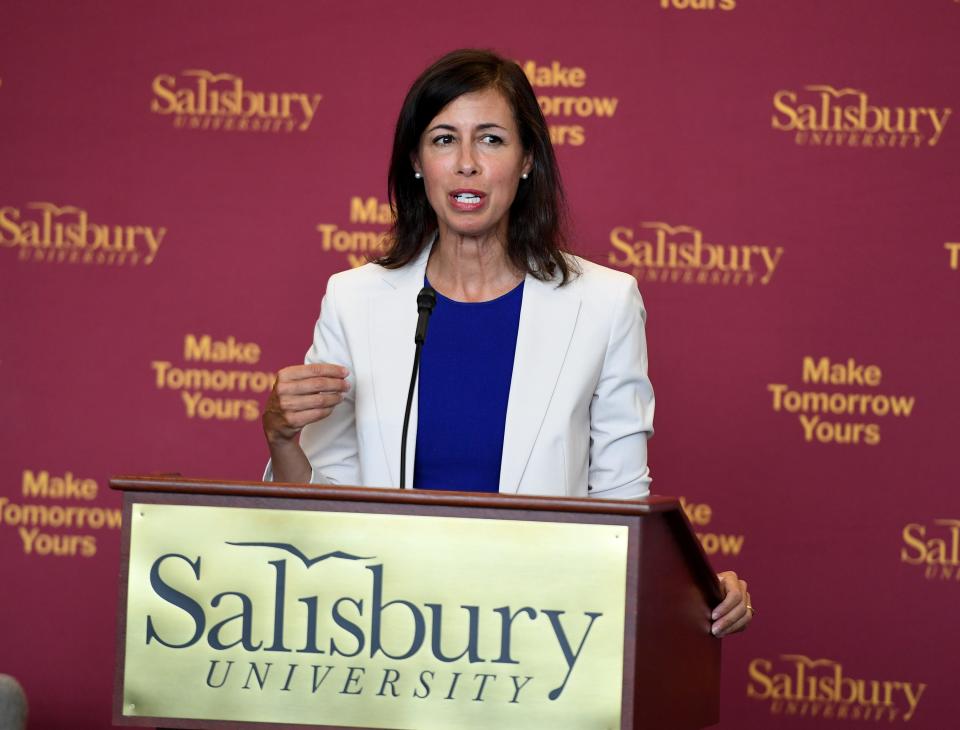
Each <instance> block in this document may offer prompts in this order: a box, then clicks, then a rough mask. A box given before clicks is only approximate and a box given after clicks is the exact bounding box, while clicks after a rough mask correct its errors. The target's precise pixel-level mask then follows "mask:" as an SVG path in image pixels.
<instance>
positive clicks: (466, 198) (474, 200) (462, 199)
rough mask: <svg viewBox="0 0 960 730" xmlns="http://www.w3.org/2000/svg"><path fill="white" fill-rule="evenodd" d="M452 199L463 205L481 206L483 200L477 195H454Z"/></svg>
mask: <svg viewBox="0 0 960 730" xmlns="http://www.w3.org/2000/svg"><path fill="white" fill-rule="evenodd" d="M451 197H452V198H453V199H454V200H455V201H456V202H458V203H461V204H463V205H479V204H480V201H481V200H482V197H481V196H480V195H478V194H477V193H453V195H452V196H451Z"/></svg>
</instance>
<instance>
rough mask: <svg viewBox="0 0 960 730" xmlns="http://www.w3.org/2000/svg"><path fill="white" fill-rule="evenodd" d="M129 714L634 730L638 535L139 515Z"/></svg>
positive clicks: (496, 523)
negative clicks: (631, 603)
mask: <svg viewBox="0 0 960 730" xmlns="http://www.w3.org/2000/svg"><path fill="white" fill-rule="evenodd" d="M130 529H131V541H130V566H129V584H128V593H127V596H128V598H127V623H126V653H125V657H124V674H123V676H124V682H123V715H124V716H143V717H166V718H190V719H203V720H227V721H231V720H232V721H253V722H288V723H296V724H304V725H335V726H343V727H363V728H404V729H406V728H409V729H410V730H450V728H458V729H460V730H488V729H489V728H492V727H496V728H500V729H501V730H508V729H516V730H521V729H522V730H529V728H532V727H550V728H554V729H556V730H562V729H567V728H568V729H569V730H582V728H587V727H589V728H598V729H602V728H610V729H611V730H612V729H613V728H619V727H620V713H621V692H622V681H623V680H622V676H623V644H624V604H625V591H626V564H627V527H625V526H617V525H598V524H573V523H562V522H538V521H524V520H493V519H474V518H469V519H468V518H454V517H438V516H416V515H391V514H357V513H345V512H319V511H293V510H283V509H240V508H230V507H201V506H189V507H187V506H178V505H163V504H137V503H135V504H133V507H132V521H131V525H130Z"/></svg>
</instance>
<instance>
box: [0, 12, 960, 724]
mask: <svg viewBox="0 0 960 730" xmlns="http://www.w3.org/2000/svg"><path fill="white" fill-rule="evenodd" d="M2 21H3V22H2V29H0V36H2V42H0V151H2V156H0V159H2V174H0V307H2V314H0V322H2V337H0V375H2V382H3V388H2V395H0V402H2V409H0V412H2V418H3V424H2V429H3V431H2V443H3V448H2V449H0V585H2V587H3V590H2V595H3V598H2V600H0V672H5V673H9V674H13V675H15V676H16V677H17V678H18V679H19V680H20V682H21V683H22V684H23V686H24V687H25V689H26V691H27V694H28V696H29V701H30V712H31V727H34V728H61V727H72V728H105V727H108V726H109V724H110V720H109V718H110V697H111V692H112V678H113V666H114V644H115V642H114V633H115V628H114V622H115V612H116V605H117V593H118V557H119V534H120V533H119V530H120V526H121V524H120V523H121V519H120V511H119V504H120V499H119V497H118V495H117V494H114V493H112V492H111V491H110V490H109V488H108V486H107V482H108V479H109V478H110V476H111V475H115V474H124V473H127V474H129V473H150V472H179V473H182V474H185V475H191V476H202V477H218V478H225V479H257V478H259V476H260V474H261V473H262V468H263V464H264V461H265V459H266V449H265V447H264V444H263V438H262V434H261V428H260V423H259V417H260V411H261V408H262V404H263V402H264V401H265V399H266V395H267V393H268V392H269V389H270V387H271V383H272V379H273V377H274V374H275V373H276V371H277V370H278V369H279V368H281V367H283V366H285V365H288V364H293V363H297V362H300V361H301V360H302V357H303V353H304V351H305V350H306V349H307V347H308V346H309V344H310V341H311V334H312V326H313V322H314V320H315V318H316V316H317V313H318V310H319V305H320V300H321V297H322V296H323V293H324V289H325V286H326V280H327V278H328V276H329V275H330V274H332V273H334V272H336V271H339V270H343V269H346V268H348V267H351V266H357V265H360V264H362V263H363V262H364V261H365V259H366V257H367V255H368V254H370V253H372V252H376V251H377V250H378V247H379V246H380V244H381V242H382V240H383V235H384V232H385V231H386V230H387V228H388V227H389V223H390V217H391V216H390V209H389V206H388V205H387V200H386V193H385V189H386V181H385V177H386V167H387V160H388V154H389V150H390V144H391V135H392V129H393V125H394V120H395V116H396V113H397V111H398V110H399V107H400V103H401V101H402V99H403V96H404V94H405V93H406V90H407V88H408V87H409V85H410V83H411V82H412V81H413V79H414V78H415V77H416V76H417V75H418V74H419V72H420V71H421V70H422V69H423V68H425V67H426V65H428V64H429V63H430V62H431V61H432V60H434V59H435V58H437V57H438V56H440V55H442V54H443V53H445V52H447V51H449V50H452V49H454V48H458V47H467V46H470V47H489V48H493V49H496V50H498V51H499V52H501V53H502V54H504V55H506V56H507V57H510V58H513V59H515V60H516V61H517V62H518V63H520V65H521V66H522V67H523V69H524V71H525V72H526V73H527V75H528V77H529V78H530V81H531V83H532V84H533V85H534V88H535V90H536V92H537V95H538V96H539V99H540V104H541V107H542V109H543V112H544V114H545V116H546V118H547V120H548V122H549V123H550V126H551V135H552V137H553V141H554V144H555V145H556V149H557V154H558V156H559V159H560V163H561V166H562V172H563V175H564V179H565V184H566V188H567V191H568V194H569V198H570V203H571V212H572V218H573V240H574V245H575V249H576V251H577V252H578V253H579V254H580V255H582V256H585V257H587V258H589V259H592V260H594V261H596V262H598V263H601V264H604V265H607V266H610V267H613V268H616V269H620V270H622V271H626V272H629V273H631V274H632V275H634V276H635V277H636V279H637V281H638V282H639V285H640V289H641V292H642V293H643V296H644V299H645V302H646V305H647V308H648V311H649V328H648V336H649V345H650V363H651V365H650V371H651V377H652V380H653V383H654V387H655V389H656V392H657V400H658V409H657V422H656V427H657V434H656V436H655V438H654V439H653V441H652V442H651V444H650V454H651V468H652V472H653V475H654V486H653V490H654V492H656V493H660V494H671V495H677V496H681V497H682V498H683V503H684V506H685V509H686V511H687V514H688V516H689V517H690V520H691V522H692V524H693V525H694V527H695V529H696V530H697V532H698V534H699V537H700V539H701V541H702V543H703V546H704V548H705V549H706V552H707V553H708V554H709V555H710V556H711V559H712V560H713V562H714V566H715V568H716V569H717V570H722V569H731V570H735V571H737V572H738V573H740V574H741V575H742V576H745V577H746V578H747V579H748V580H749V582H750V587H751V593H752V594H753V599H754V604H755V605H756V607H757V609H758V611H759V613H758V615H757V617H756V620H755V621H754V623H753V626H752V627H751V629H750V631H749V632H747V633H746V634H744V635H741V636H737V637H733V638H730V639H727V640H725V641H724V647H723V652H724V659H723V701H722V721H721V723H720V725H719V727H721V728H751V729H765V728H797V729H799V730H812V729H813V728H836V730H847V729H851V730H852V729H853V728H859V727H865V726H867V725H873V724H878V723H879V724H883V725H901V724H907V725H909V726H911V727H915V728H929V729H931V730H942V729H943V728H947V727H953V726H955V725H956V724H957V722H958V720H957V716H958V713H960V702H958V698H957V691H956V690H957V681H956V666H957V657H958V655H960V638H958V634H957V631H956V616H957V608H958V606H960V496H958V484H957V477H956V468H957V459H956V447H955V446H954V444H953V440H954V437H955V436H956V434H957V428H958V425H960V417H958V409H960V384H958V377H957V372H958V362H960V337H958V332H960V215H958V211H960V119H958V118H957V117H958V113H960V55H958V54H957V39H958V38H960V2H956V1H955V0H919V1H914V2H908V0H889V1H886V2H877V0H844V1H843V2H837V0H763V1H762V2H761V1H760V0H632V1H631V2H601V3H599V4H596V3H595V4H579V5H578V4H573V5H571V4H569V3H566V4H565V3H557V2H551V1H550V0H537V2H530V3H516V2H506V1H502V0H492V1H491V2H489V3H486V4H484V5H481V6H460V5H457V6H446V5H438V4H436V3H428V2H422V1H421V0H412V1H411V2H406V3H392V4H388V3H377V2H369V1H368V0H359V1H357V2H351V3H332V2H319V1H315V2H307V1H306V0H302V1H289V2H288V1H285V2H278V3H269V4H265V3H254V2H226V1H225V0H217V1H216V2H205V3H186V2H168V3H160V4H149V5H147V4H137V3H125V2H117V1H111V2H75V3H55V2H51V1H50V0H43V1H40V2H21V1H19V0H18V1H15V2H7V3H6V4H5V5H4V8H3V11H2ZM412 306H414V303H413V302H411V307H412ZM411 338H412V333H411ZM411 344H412V343H411ZM548 579H549V578H548V577H547V576H545V577H544V580H548ZM251 691H259V690H251ZM381 699H382V698H381Z"/></svg>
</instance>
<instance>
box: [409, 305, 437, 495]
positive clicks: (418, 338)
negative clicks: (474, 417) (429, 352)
mask: <svg viewBox="0 0 960 730" xmlns="http://www.w3.org/2000/svg"><path fill="white" fill-rule="evenodd" d="M436 305H437V293H436V292H435V291H434V290H433V289H431V288H430V287H429V286H425V287H423V289H421V290H420V293H419V294H417V311H418V312H419V313H420V316H419V317H418V318H417V331H416V332H415V333H414V335H413V342H414V345H415V349H414V351H413V374H412V375H411V376H410V390H409V391H407V409H406V410H405V411H404V413H403V433H402V435H401V436H400V489H405V488H406V485H407V428H408V427H409V426H410V408H411V407H412V406H413V390H414V388H415V387H416V385H417V372H419V370H420V350H421V349H422V348H423V343H424V341H425V340H426V339H427V324H428V323H429V322H430V315H431V314H432V313H433V308H434V307H435V306H436Z"/></svg>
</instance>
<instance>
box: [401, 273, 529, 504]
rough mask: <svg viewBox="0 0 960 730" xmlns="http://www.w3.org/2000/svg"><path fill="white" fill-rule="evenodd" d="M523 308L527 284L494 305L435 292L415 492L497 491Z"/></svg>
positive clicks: (423, 371)
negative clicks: (423, 490)
mask: <svg viewBox="0 0 960 730" xmlns="http://www.w3.org/2000/svg"><path fill="white" fill-rule="evenodd" d="M427 284H428V285H429V282H427ZM522 302H523V282H520V284H519V285H518V286H517V287H515V288H514V289H513V290H512V291H509V292H507V293H506V294H504V295H502V296H500V297H497V298H496V299H493V300H491V301H489V302H457V301H454V300H453V299H448V298H447V297H445V296H443V295H442V294H440V292H437V304H436V307H435V308H434V310H433V314H432V315H431V316H430V324H429V326H428V328H427V339H426V341H425V342H424V345H423V352H422V354H421V360H420V382H419V386H418V388H419V394H418V399H417V406H418V415H417V453H416V457H415V459H414V467H413V486H414V488H415V489H456V490H459V491H464V492H496V491H498V489H499V485H500V457H501V456H502V455H503V432H504V428H505V426H506V420H507V399H508V398H509V395H510V380H511V378H512V377H513V356H514V353H515V352H516V349H517V330H518V329H519V327H520V305H521V303H522Z"/></svg>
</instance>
